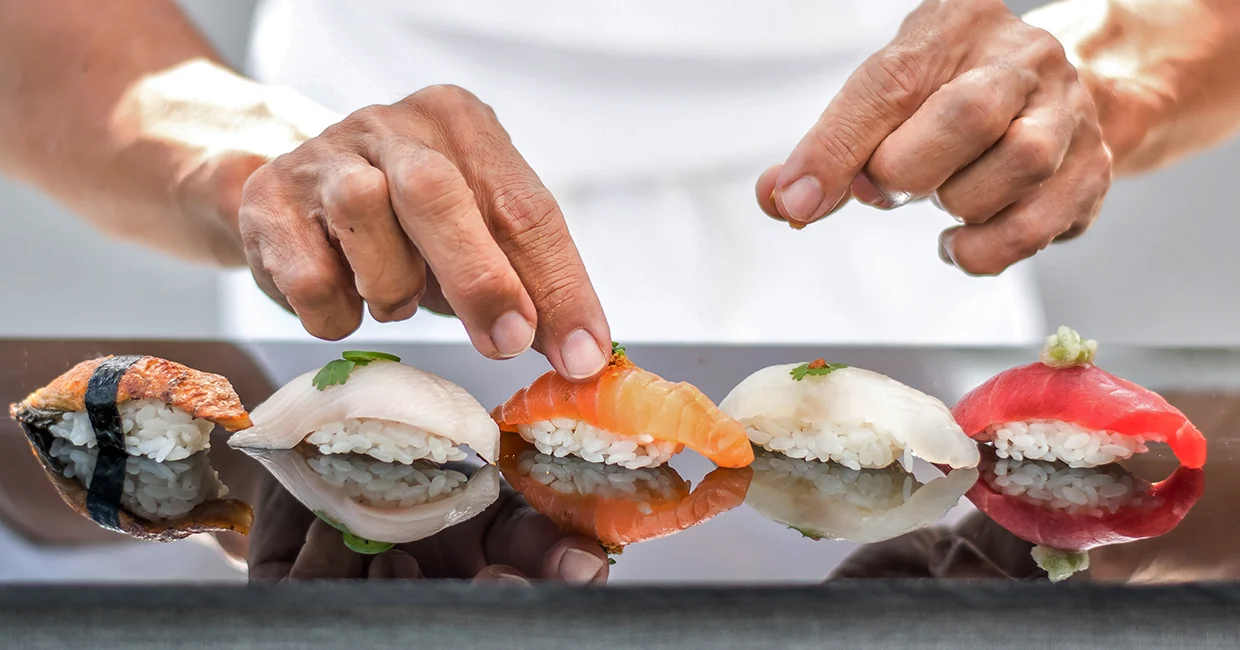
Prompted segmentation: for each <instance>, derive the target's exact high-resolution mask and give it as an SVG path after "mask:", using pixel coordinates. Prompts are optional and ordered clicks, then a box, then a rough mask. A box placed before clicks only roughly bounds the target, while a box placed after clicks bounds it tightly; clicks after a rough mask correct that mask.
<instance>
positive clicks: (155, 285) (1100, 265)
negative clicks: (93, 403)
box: [0, 0, 1240, 345]
mask: <svg viewBox="0 0 1240 650" xmlns="http://www.w3.org/2000/svg"><path fill="white" fill-rule="evenodd" d="M1009 4H1011V5H1012V6H1013V8H1015V9H1017V10H1022V11H1023V10H1026V9H1028V8H1030V7H1032V6H1036V5H1037V4H1039V3H1038V2H1036V1H1032V0H1023V1H1020V0H1016V1H1012V2H1009ZM182 5H184V6H185V7H186V9H187V10H188V11H189V13H190V14H191V15H192V16H193V17H194V19H195V20H197V21H198V22H199V24H200V25H201V26H202V28H203V29H204V30H205V31H206V33H207V34H208V36H209V37H210V38H211V40H212V41H213V42H214V43H215V44H216V46H217V47H218V48H219V49H220V51H221V52H223V53H224V55H225V56H226V57H227V59H228V60H229V61H230V62H231V63H233V64H234V65H238V66H240V65H242V63H243V62H244V59H245V49H246V42H247V38H248V31H249V20H250V15H251V13H252V12H253V8H254V2H253V0H182ZM410 90H411V91H412V90H414V89H410ZM807 126H808V125H807ZM1238 171H1240V141H1237V142H1233V143H1232V144H1230V145H1228V146H1225V147H1222V148H1220V149H1217V150H1214V151H1210V152H1207V153H1205V154H1204V155H1200V156H1198V157H1195V158H1193V159H1192V160H1190V161H1187V162H1184V163H1181V164H1179V165H1176V166H1174V167H1172V168H1170V169H1167V170H1164V171H1162V172H1159V173H1156V174H1150V175H1147V176H1143V177H1139V178H1134V179H1126V180H1122V181H1118V182H1116V184H1115V187H1114V189H1113V190H1112V192H1111V195H1110V197H1109V199H1108V201H1107V204H1106V208H1105V209H1104V211H1103V214H1102V216H1101V217H1100V218H1099V220H1098V222H1097V224H1096V225H1095V226H1094V228H1093V229H1092V230H1091V231H1090V232H1089V233H1088V234H1087V235H1086V236H1085V237H1083V238H1081V239H1080V240H1078V241H1076V242H1073V243H1071V244H1066V245H1061V246H1056V247H1054V248H1052V249H1051V250H1048V251H1046V252H1044V253H1042V254H1041V255H1040V256H1039V257H1038V258H1037V259H1036V260H1035V261H1033V262H1027V263H1032V264H1033V265H1034V266H1035V268H1036V271H1037V275H1038V279H1039V282H1040V289H1041V294H1042V296H1043V300H1044V302H1045V306H1046V312H1047V316H1048V320H1049V321H1050V323H1051V324H1052V325H1053V324H1058V323H1071V324H1073V325H1074V326H1075V327H1077V328H1079V329H1080V330H1082V331H1083V332H1086V333H1088V334H1089V335H1090V336H1093V337H1097V338H1101V339H1105V340H1108V341H1109V342H1124V343H1161V344H1184V345H1240V327H1236V326H1235V324H1236V323H1237V322H1240V300H1237V299H1236V292H1235V290H1234V287H1235V286H1236V284H1237V280H1240V256H1237V255H1235V254H1234V253H1233V242H1235V241H1237V240H1240V219H1237V218H1236V209H1235V207H1234V205H1233V204H1232V203H1231V197H1230V195H1229V194H1228V192H1227V191H1226V188H1227V187H1229V186H1230V185H1231V184H1232V183H1235V182H1236V179H1237V172H1238ZM754 214H755V218H759V213H758V211H757V208H756V206H755V208H754ZM0 215H3V216H2V217H0V273H2V274H3V277H5V278H6V280H7V281H6V282H3V283H0V303H2V304H5V305H7V309H5V310H3V312H0V336H56V335H75V334H76V335H83V334H90V335H103V336H109V335H111V336H144V335H151V336H165V337H168V336H176V337H208V336H211V335H213V334H215V333H216V332H217V331H218V326H217V319H216V309H217V306H218V304H219V299H218V283H217V276H216V273H215V272H214V271H213V270H210V269H205V268H201V267H195V266H192V265H188V264H184V263H181V262H179V261H177V260H174V259H171V258H169V257H167V256H164V255H161V254H159V253H155V252H151V251H149V250H146V249H144V248H141V247H138V246H134V245H130V244H127V243H123V242H116V241H111V240H106V239H104V238H103V237H102V236H101V235H99V234H98V233H97V232H95V231H94V230H93V229H92V228H91V227H90V226H88V225H86V224H85V223H84V222H82V221H79V220H78V219H76V218H75V217H74V216H73V215H72V214H70V213H68V212H67V211H66V210H64V209H62V208H60V207H59V206H57V205H55V204H54V203H52V202H50V201H48V200H47V199H45V198H44V197H42V196H41V195H40V194H39V193H38V192H36V191H34V190H31V189H29V188H26V187H23V186H21V185H19V184H17V183H14V182H12V181H9V180H6V179H3V178H0ZM927 246H928V247H932V246H933V243H932V242H928V243H927ZM587 261H588V260H587ZM19 278H34V279H19ZM70 313H74V314H81V315H86V318H76V319H75V318H64V317H62V316H63V315H66V314H70Z"/></svg>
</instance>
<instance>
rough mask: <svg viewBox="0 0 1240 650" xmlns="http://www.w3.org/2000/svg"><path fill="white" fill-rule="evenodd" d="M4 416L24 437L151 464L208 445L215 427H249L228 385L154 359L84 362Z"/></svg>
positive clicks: (223, 381)
mask: <svg viewBox="0 0 1240 650" xmlns="http://www.w3.org/2000/svg"><path fill="white" fill-rule="evenodd" d="M9 414H10V415H11V416H12V417H13V418H14V419H15V420H17V421H18V422H19V423H21V425H22V428H23V429H25V431H26V433H27V435H28V436H35V435H41V434H42V433H47V434H49V435H51V436H53V437H57V438H62V439H64V440H67V441H68V442H70V443H72V444H73V445H79V446H85V447H89V448H94V447H96V446H99V447H103V448H107V449H117V450H121V451H123V452H125V453H127V454H130V455H134V456H146V457H148V458H151V459H154V460H156V461H165V460H181V459H184V458H188V457H189V456H190V455H191V454H194V453H197V452H199V451H202V450H203V449H206V448H208V447H210V446H211V431H212V430H213V429H214V428H215V426H216V425H217V424H218V425H220V426H222V427H224V428H225V429H227V430H229V431H236V430H237V429H243V428H245V427H248V426H250V417H249V415H248V414H247V413H246V411H245V408H244V407H242V405H241V399H240V398H239V397H237V393H236V392H235V391H234V390H233V387H232V385H231V384H229V383H228V380H227V379H225V378H223V377H221V376H219V375H212V374H209V373H205V372H201V371H198V370H194V369H193V368H187V367H185V366H183V365H181V364H179V363H175V362H173V361H168V360H166V359H160V358H158V357H151V356H121V357H115V356H110V357H104V358H101V359H92V360H90V361H83V362H82V363H79V364H78V365H76V366H74V367H73V368H71V369H69V371H68V372H66V373H65V374H63V375H61V376H60V377H57V378H56V379H54V380H53V381H52V383H50V384H48V385H47V386H45V387H43V388H40V389H39V390H37V391H35V392H33V393H31V394H30V395H29V396H28V397H27V398H26V399H25V400H23V401H22V402H21V403H19V404H13V405H11V406H10V407H9Z"/></svg>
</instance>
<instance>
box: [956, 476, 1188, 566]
mask: <svg viewBox="0 0 1240 650" xmlns="http://www.w3.org/2000/svg"><path fill="white" fill-rule="evenodd" d="M981 477H982V478H981V480H979V481H978V482H977V483H976V484H975V485H974V486H973V487H972V488H971V489H970V490H969V492H968V494H967V495H966V496H967V497H968V498H969V500H970V501H972V502H973V505H975V506H977V508H978V510H981V511H982V512H983V513H984V514H986V516H988V517H990V518H991V519H993V520H994V521H995V523H997V524H999V525H1000V526H1002V527H1003V528H1006V529H1007V530H1008V531H1010V532H1011V533H1012V534H1013V535H1016V536H1017V537H1019V538H1021V539H1023V540H1025V541H1027V542H1030V543H1033V544H1036V545H1037V547H1036V548H1035V549H1034V552H1033V557H1034V560H1036V561H1037V562H1038V565H1039V566H1041V567H1042V568H1043V569H1045V570H1046V571H1047V572H1048V573H1049V574H1050V576H1051V579H1052V580H1061V579H1063V578H1066V577H1068V576H1069V575H1071V574H1072V573H1073V572H1075V571H1078V570H1081V569H1085V568H1088V567H1089V559H1088V555H1086V552H1087V551H1089V549H1092V548H1096V547H1099V546H1106V545H1110V544H1123V543H1125V542H1132V541H1135V540H1138V539H1148V538H1150V537H1158V536H1159V535H1164V534H1166V533H1168V532H1170V531H1171V530H1172V529H1173V528H1175V527H1176V526H1178V525H1179V523H1180V521H1181V520H1183V519H1184V516H1185V515H1187V514H1188V511H1189V510H1190V509H1191V508H1192V507H1193V505H1194V504H1195V503H1197V500H1198V499H1199V498H1201V495H1202V493H1203V492H1204V490H1205V473H1204V472H1203V471H1202V470H1200V469H1195V468H1189V467H1179V468H1177V469H1176V471H1175V472H1173V473H1172V474H1171V476H1169V477H1167V478H1166V479H1164V480H1162V481H1160V482H1158V483H1154V484H1152V485H1151V484H1150V483H1149V482H1147V481H1145V480H1143V479H1141V478H1140V477H1137V476H1135V475H1133V474H1132V473H1131V472H1129V471H1128V470H1126V469H1124V468H1123V467H1122V466H1120V465H1118V464H1112V465H1107V466H1105V467H1096V468H1073V467H1066V466H1064V465H1063V464H1059V463H1050V462H1047V461H1036V460H1034V461H1031V460H1025V461H1018V460H1011V459H1006V458H996V457H995V456H994V455H993V453H992V452H990V451H987V453H986V454H984V455H983V460H982V465H981Z"/></svg>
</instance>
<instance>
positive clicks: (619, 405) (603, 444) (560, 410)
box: [491, 346, 753, 469]
mask: <svg viewBox="0 0 1240 650" xmlns="http://www.w3.org/2000/svg"><path fill="white" fill-rule="evenodd" d="M491 415H492V416H493V417H494V418H495V421H496V422H497V423H499V427H500V429H502V430H504V431H510V432H515V433H519V434H520V435H521V437H522V438H524V439H525V440H527V441H528V442H531V443H533V444H534V445H535V446H536V447H537V448H538V450H539V451H541V452H542V453H544V454H547V455H551V456H555V457H557V458H562V457H564V456H567V455H569V454H572V455H574V456H579V457H581V458H582V459H584V460H586V461H589V462H594V463H603V464H607V465H619V466H621V467H624V468H626V469H640V468H643V467H658V466H659V465H662V464H663V463H665V462H667V461H668V459H670V458H671V457H672V456H673V455H675V454H677V453H679V452H680V450H681V449H682V448H683V447H688V448H690V449H692V450H694V451H696V452H698V453H699V454H702V455H703V456H705V457H707V458H709V459H710V460H712V461H714V463H715V464H716V465H719V466H721V467H745V466H746V465H748V464H749V463H751V462H753V449H752V448H751V447H750V445H749V439H748V438H747V437H746V436H745V430H744V428H742V427H741V425H740V424H738V423H737V422H736V421H734V420H732V418H729V417H727V416H726V415H724V414H723V412H721V411H720V410H719V409H718V408H717V407H716V406H715V404H714V403H713V402H711V401H710V398H708V397H706V395H703V394H702V391H700V390H698V389H697V388H696V387H694V386H692V385H690V384H687V383H684V382H680V383H672V382H670V381H666V380H664V379H663V378H661V377H659V376H658V375H656V374H654V373H652V372H648V371H646V370H642V369H641V368H639V367H637V366H636V365H635V364H634V363H633V362H632V361H630V360H629V358H628V355H627V354H625V352H624V348H621V347H618V346H615V351H614V352H613V354H612V361H611V364H610V365H608V367H607V369H606V370H604V371H603V374H602V375H600V376H599V378H598V379H596V380H594V381H592V382H589V383H584V384H574V383H571V382H569V381H568V380H566V379H563V378H561V377H560V376H559V375H557V374H556V373H554V372H548V373H547V374H545V375H543V376H541V377H539V378H538V379H536V380H534V383H532V384H530V385H529V386H528V387H526V388H522V389H521V390H519V391H517V393H516V394H515V395H513V396H512V398H510V399H509V400H508V401H507V402H504V403H503V404H501V405H500V406H498V407H496V408H495V410H494V411H492V412H491Z"/></svg>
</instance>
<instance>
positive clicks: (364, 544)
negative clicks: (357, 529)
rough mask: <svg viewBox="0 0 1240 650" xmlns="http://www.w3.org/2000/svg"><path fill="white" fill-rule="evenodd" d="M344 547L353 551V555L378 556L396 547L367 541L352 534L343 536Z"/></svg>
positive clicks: (390, 544)
mask: <svg viewBox="0 0 1240 650" xmlns="http://www.w3.org/2000/svg"><path fill="white" fill-rule="evenodd" d="M344 545H345V546H347V547H348V548H349V550H350V551H353V552H354V553H361V554H362V555H378V554H379V553H382V552H384V551H386V550H388V549H390V548H392V547H393V546H396V545H395V544H393V543H391V542H376V541H372V540H369V539H364V538H361V537H358V536H356V535H354V534H353V533H345V534H344Z"/></svg>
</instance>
